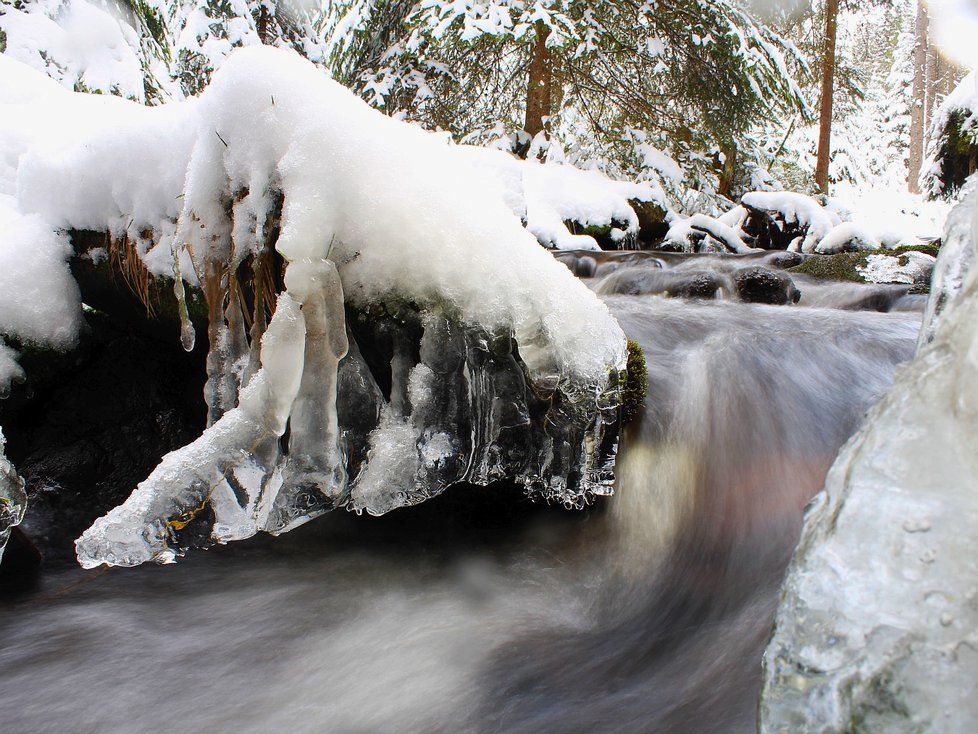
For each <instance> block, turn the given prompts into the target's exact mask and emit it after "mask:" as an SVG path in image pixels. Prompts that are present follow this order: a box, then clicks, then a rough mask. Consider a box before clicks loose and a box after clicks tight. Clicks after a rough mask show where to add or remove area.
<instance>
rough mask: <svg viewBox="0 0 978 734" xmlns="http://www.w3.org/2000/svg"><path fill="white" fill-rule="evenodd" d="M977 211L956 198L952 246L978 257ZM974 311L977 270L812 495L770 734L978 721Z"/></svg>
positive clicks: (946, 727)
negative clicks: (820, 489)
mask: <svg viewBox="0 0 978 734" xmlns="http://www.w3.org/2000/svg"><path fill="white" fill-rule="evenodd" d="M972 191H973V189H972ZM976 211H978V209H976V204H975V199H974V196H973V194H972V195H971V196H970V197H969V198H968V200H967V201H966V202H965V203H964V204H962V205H961V206H960V207H959V208H958V209H957V210H956V217H955V222H954V223H953V226H952V227H951V228H949V231H948V235H949V237H948V239H949V243H948V245H946V247H950V248H951V251H955V252H963V251H964V250H968V251H970V253H971V255H970V257H972V258H974V257H975V248H976V241H975V234H976V231H975V229H974V224H973V223H974V217H975V212H976ZM964 220H968V221H970V222H972V227H971V228H965V227H962V226H959V225H960V223H961V222H962V221H964ZM943 297H944V294H943V293H942V292H940V291H936V290H935V292H934V293H933V295H932V299H934V300H938V299H941V298H943ZM976 324H978V270H975V269H974V268H972V269H971V272H970V275H969V276H968V278H967V281H966V283H965V285H964V287H963V289H962V290H961V291H960V292H959V294H958V295H957V296H956V297H954V299H953V300H952V301H951V302H950V303H949V304H948V305H947V306H946V308H945V310H944V312H943V314H942V315H941V318H940V320H939V322H938V323H937V326H936V333H935V335H934V338H933V340H932V341H930V342H926V341H924V342H923V343H922V348H921V351H920V352H919V353H918V356H917V358H916V359H915V360H914V361H913V362H912V363H911V364H910V365H908V366H907V367H905V368H904V369H903V370H902V371H901V372H900V373H899V374H898V376H897V379H896V382H895V384H894V385H893V388H892V389H891V391H890V392H889V393H888V395H887V396H886V397H884V398H883V400H882V401H881V402H880V404H879V405H877V406H876V407H875V408H874V409H873V410H872V411H871V412H870V414H869V416H868V418H867V422H866V425H865V426H864V428H863V429H862V431H861V432H860V433H859V434H857V435H856V436H855V437H854V438H853V439H852V440H851V441H850V442H849V444H848V445H847V446H846V447H845V448H844V449H843V450H842V452H841V454H840V455H839V457H838V459H837V460H836V462H835V464H834V466H833V468H832V470H831V471H830V473H829V475H828V477H827V479H826V485H825V491H824V492H823V493H822V494H820V495H819V496H818V497H817V498H816V500H814V502H813V504H812V506H811V507H810V509H809V511H808V514H807V516H806V520H805V529H804V532H803V535H802V539H801V543H800V545H799V547H798V550H797V551H796V554H795V558H794V560H793V561H792V564H791V567H790V569H789V571H788V575H787V578H786V582H785V586H784V587H783V592H782V593H783V595H782V599H781V604H780V608H779V611H778V615H777V619H776V629H775V633H774V637H773V639H772V641H771V643H770V645H769V647H768V649H767V652H766V655H765V684H764V691H763V694H762V701H761V709H760V712H761V727H760V728H761V731H762V732H782V731H792V732H826V733H827V732H836V731H851V730H856V729H858V730H865V731H885V732H893V733H894V734H900V733H902V732H923V733H930V732H933V733H935V734H936V733H937V732H949V731H961V732H963V731H971V730H972V728H973V725H974V722H975V720H978V698H976V697H975V695H974V694H975V681H976V680H978V655H976V654H975V650H976V648H978V637H976V634H975V630H976V629H978V604H976V602H978V541H976V536H975V533H974V525H975V519H976V518H978V479H976V478H978V454H976V452H975V443H974V441H975V439H974V436H975V426H976V425H978V391H976V389H975V385H976V384H978V329H976V328H975V325H976Z"/></svg>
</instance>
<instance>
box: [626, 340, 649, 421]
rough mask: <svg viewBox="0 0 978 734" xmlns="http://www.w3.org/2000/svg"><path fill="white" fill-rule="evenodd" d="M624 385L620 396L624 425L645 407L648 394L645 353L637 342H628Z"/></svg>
mask: <svg viewBox="0 0 978 734" xmlns="http://www.w3.org/2000/svg"><path fill="white" fill-rule="evenodd" d="M624 378H625V379H624V384H623V385H622V396H621V422H622V425H626V424H628V423H630V422H631V421H632V419H633V418H635V416H637V415H638V414H639V413H640V412H641V411H642V408H643V407H644V406H645V398H646V397H647V396H648V394H649V371H648V367H646V364H645V352H644V351H643V350H642V347H640V346H639V345H638V343H637V342H634V341H632V340H631V339H629V340H628V361H627V362H626V364H625V375H624Z"/></svg>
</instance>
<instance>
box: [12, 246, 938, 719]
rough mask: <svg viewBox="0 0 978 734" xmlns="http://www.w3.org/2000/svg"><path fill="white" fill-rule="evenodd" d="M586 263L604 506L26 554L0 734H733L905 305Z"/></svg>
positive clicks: (421, 510)
mask: <svg viewBox="0 0 978 734" xmlns="http://www.w3.org/2000/svg"><path fill="white" fill-rule="evenodd" d="M736 262H737V261H736V260H735V259H730V258H728V259H724V258H717V257H712V258H710V257H703V258H699V259H693V258H685V259H683V258H678V257H673V258H660V259H655V260H654V261H653V259H652V258H645V259H640V260H637V261H636V262H635V263H632V264H631V265H629V267H631V268H637V269H639V270H641V269H642V268H645V269H646V270H648V271H649V273H648V277H649V278H658V277H661V271H670V273H671V274H670V276H669V277H670V278H672V280H670V282H674V281H675V279H676V278H678V277H680V276H681V274H682V271H683V270H684V269H687V270H690V269H691V270H694V271H695V272H696V273H697V275H696V277H700V275H699V274H701V273H702V271H704V270H705V271H709V272H712V273H715V274H717V276H718V277H719V278H720V279H721V280H723V279H724V278H727V277H728V272H729V271H730V268H731V267H733V265H732V263H733V264H736ZM694 266H695V267H694ZM599 267H603V266H599ZM605 270H606V271H607V272H606V273H605V274H601V272H599V271H594V270H592V271H591V272H588V273H585V274H586V275H590V276H596V277H592V278H591V279H590V280H589V283H590V284H591V285H592V287H594V288H595V289H596V290H597V292H598V293H601V294H603V297H604V298H605V300H606V302H607V304H608V305H609V307H610V309H611V310H612V313H613V314H614V315H615V317H616V318H617V319H618V321H619V322H620V323H621V325H622V328H623V329H624V331H625V333H626V334H627V335H628V337H629V338H630V339H633V340H635V341H637V342H638V343H639V344H640V345H641V346H642V347H643V349H644V350H645V356H646V361H647V364H648V369H649V395H648V399H647V403H646V408H645V412H644V414H643V415H641V416H640V418H639V419H637V420H636V421H635V422H634V423H632V424H631V425H630V426H629V427H628V428H627V429H626V430H625V431H624V434H623V436H622V442H621V448H620V453H619V458H618V463H617V470H616V472H617V475H618V482H617V490H616V495H615V496H614V497H613V498H611V499H610V500H608V501H606V502H603V503H601V504H598V505H595V506H593V507H591V508H590V509H588V510H586V511H584V512H573V511H565V510H563V509H561V508H556V507H553V508H548V507H544V506H541V505H538V504H532V503H530V502H529V501H528V500H526V499H525V498H524V497H522V495H521V493H520V492H519V491H518V490H517V489H516V488H514V487H510V486H506V485H501V486H498V487H491V488H489V489H482V488H477V487H469V486H464V487H456V488H454V489H453V490H451V491H449V492H447V493H446V494H445V495H442V496H440V497H438V498H436V499H434V500H432V501H430V502H427V503H425V504H423V505H421V506H418V507H414V508H410V509H407V510H399V511H396V512H394V513H391V514H390V515H386V516H384V517H381V518H372V517H368V516H363V517H358V516H356V515H352V514H347V513H331V514H330V515H327V516H325V517H323V518H320V519H319V520H317V521H316V522H314V523H310V524H309V525H306V526H304V527H302V528H300V529H299V530H297V531H295V532H293V533H290V534H289V535H286V536H283V537H282V538H278V539H271V538H258V539H253V540H251V541H246V542H243V543H238V544H235V545H234V546H233V547H225V548H217V549H214V550H212V551H208V552H197V553H194V554H192V555H191V556H190V557H189V558H186V559H183V560H181V561H180V563H178V564H176V565H172V566H162V567H148V566H143V567H139V568H135V569H123V568H113V569H110V570H96V571H88V572H85V571H82V570H80V569H78V568H76V567H72V566H54V567H51V568H49V569H48V570H47V571H46V573H45V575H44V576H43V578H42V579H41V581H40V583H39V584H38V585H37V587H36V588H34V589H32V590H31V591H29V592H26V593H22V594H20V595H16V596H12V597H10V598H6V599H2V600H0V640H2V642H0V694H2V695H0V730H2V731H3V732H5V733H6V734H29V733H30V734H37V733H41V732H77V733H83V732H100V733H107V732H119V733H123V732H164V731H189V732H204V731H211V732H215V731H216V732H224V731H227V732H256V733H257V732H270V731H285V732H330V733H336V734H368V733H371V734H372V733H388V732H389V733H391V734H394V733H399V734H400V733H417V734H422V733H425V734H427V733H435V732H445V733H446V734H448V733H455V732H478V733H482V732H486V733H490V732H562V733H573V732H581V733H582V734H583V733H584V732H592V733H593V732H636V733H638V732H669V733H671V732H677V733H685V732H688V733H689V734H694V733H695V734H708V733H710V732H717V733H721V732H722V733H723V734H736V733H739V732H745V733H746V732H753V731H755V728H756V714H757V696H758V692H759V689H760V683H761V667H760V658H761V653H762V651H763V649H764V645H765V644H766V642H767V639H768V638H769V636H770V633H771V624H772V620H773V615H774V611H775V608H776V605H777V596H778V586H779V584H780V581H781V577H782V575H783V572H784V569H785V566H786V564H787V562H788V560H789V558H790V555H791V552H792V549H793V547H794V545H795V543H796V542H797V538H798V534H799V532H800V529H801V521H802V512H803V508H804V506H805V505H806V503H807V502H808V500H809V499H810V498H811V497H812V495H813V494H814V493H816V492H817V491H818V490H819V489H820V487H821V485H822V482H823V480H824V477H825V473H826V471H827V470H828V468H829V466H830V465H831V464H832V462H833V460H834V458H835V456H836V454H837V452H838V450H839V448H840V447H841V446H842V444H843V443H844V442H845V441H846V440H847V439H848V438H849V437H850V436H851V435H852V434H853V433H854V432H855V430H856V429H857V428H858V426H859V423H860V421H861V419H862V416H863V414H864V413H865V411H866V410H867V409H868V408H869V407H870V406H871V405H872V404H873V402H874V401H875V400H877V399H878V398H879V397H880V395H882V393H883V392H884V391H885V390H886V389H887V387H888V386H889V384H890V383H891V382H892V379H893V373H894V370H895V369H896V367H897V366H898V365H899V364H900V363H901V362H904V361H906V360H908V359H909V358H910V357H911V356H912V354H913V350H914V345H915V342H916V338H917V331H918V329H919V326H920V318H921V315H920V310H921V309H922V308H923V300H924V299H923V298H922V297H915V296H909V295H907V290H908V289H907V288H902V287H896V288H894V287H885V286H861V285H856V284H844V285H826V284H822V283H819V282H816V281H812V280H809V279H804V278H800V277H799V278H796V279H795V284H796V285H797V287H798V289H799V290H800V292H801V297H800V301H799V303H798V304H797V305H790V306H772V305H762V304H755V303H742V302H739V301H737V300H734V299H732V298H729V297H726V296H725V293H726V290H727V289H726V287H725V286H724V285H723V283H721V285H720V286H718V287H719V291H718V292H719V293H720V295H721V298H720V299H711V300H680V299H671V298H662V297H658V296H653V295H648V294H647V293H639V294H637V295H636V294H631V295H629V294H622V293H621V289H620V288H614V287H611V286H610V285H609V284H608V283H605V284H604V286H602V281H603V279H604V278H607V277H611V276H612V275H614V272H612V271H614V270H615V268H610V269H609V268H605ZM639 275H642V273H639ZM643 277H644V276H643ZM724 282H726V281H724ZM877 308H885V309H886V310H887V311H888V312H885V313H884V312H881V311H878V310H866V309H877ZM582 328H587V326H586V325H582Z"/></svg>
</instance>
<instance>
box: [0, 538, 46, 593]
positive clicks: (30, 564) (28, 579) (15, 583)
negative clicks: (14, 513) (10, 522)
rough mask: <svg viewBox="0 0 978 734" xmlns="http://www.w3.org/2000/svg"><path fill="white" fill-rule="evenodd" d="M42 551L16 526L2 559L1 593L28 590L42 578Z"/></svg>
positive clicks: (0, 568) (0, 565)
mask: <svg viewBox="0 0 978 734" xmlns="http://www.w3.org/2000/svg"><path fill="white" fill-rule="evenodd" d="M40 570H41V552H40V551H39V550H38V549H37V546H35V545H34V544H33V543H32V542H31V540H30V538H28V537H27V535H26V534H25V533H24V531H23V530H21V528H20V527H17V526H15V527H14V528H12V529H11V531H10V540H8V541H7V547H6V548H5V549H4V552H3V559H2V560H0V593H3V594H6V593H10V592H20V591H27V590H29V589H31V588H33V587H34V586H35V585H36V584H37V581H38V580H39V578H40Z"/></svg>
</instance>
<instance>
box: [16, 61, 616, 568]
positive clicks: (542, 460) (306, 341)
mask: <svg viewBox="0 0 978 734" xmlns="http://www.w3.org/2000/svg"><path fill="white" fill-rule="evenodd" d="M0 71H2V72H3V73H2V74H0V107H2V110H0V112H2V114H0V195H3V196H5V197H6V198H5V199H4V202H5V206H6V209H5V211H8V213H9V217H10V218H12V219H13V220H14V221H15V223H17V222H20V223H21V224H23V227H21V228H20V229H18V230H16V231H24V232H28V231H29V232H35V233H39V234H44V233H45V232H48V233H50V234H51V236H52V237H56V238H59V239H58V242H63V241H64V234H63V233H64V232H66V231H69V230H90V231H97V232H104V233H107V236H106V238H105V247H95V248H92V249H91V250H89V251H87V252H86V253H84V255H85V257H87V258H88V260H89V261H90V262H91V263H93V264H97V263H101V262H108V263H109V265H110V266H112V267H115V268H116V270H117V272H118V273H119V274H121V275H122V277H123V279H124V280H126V281H127V282H128V283H129V285H131V286H132V287H133V289H134V290H135V291H137V292H139V293H142V294H144V295H145V294H146V293H149V292H150V291H152V290H156V291H158V290H159V283H161V282H166V283H169V284H170V285H171V286H172V292H173V294H174V295H173V298H174V302H175V304H176V306H175V309H174V310H175V311H176V312H177V313H178V314H179V320H180V323H181V325H182V327H181V338H182V341H183V343H184V346H185V347H186V348H187V349H191V348H193V345H194V343H195V341H196V338H197V335H196V331H197V330H196V329H195V328H194V323H196V324H197V326H198V327H199V328H206V330H207V344H208V357H207V378H208V379H207V384H206V388H205V400H206V403H207V409H208V427H207V429H206V430H205V431H204V433H203V434H202V435H201V436H200V438H198V439H197V440H196V441H194V442H193V443H191V444H189V445H187V446H185V447H183V448H181V449H179V450H177V451H174V452H172V453H170V454H168V455H167V456H165V457H164V458H163V460H162V462H161V463H160V465H159V466H158V467H157V468H156V469H155V470H154V471H153V473H152V474H151V475H150V476H149V477H148V478H147V479H146V480H145V481H143V482H142V483H140V485H139V486H138V487H137V488H136V489H135V491H134V492H133V494H132V495H131V496H130V498H129V499H128V500H127V501H126V502H125V503H124V504H123V505H121V506H119V507H117V508H115V509H114V510H112V511H111V512H109V513H108V514H107V515H106V516H104V517H102V518H100V519H99V520H97V521H96V522H95V523H94V525H92V527H91V528H90V529H89V530H87V531H86V532H85V533H84V534H83V535H82V537H81V538H79V539H78V541H77V544H76V546H77V553H78V559H79V561H80V563H81V564H82V565H83V566H86V567H91V566H96V565H99V564H102V563H105V564H111V565H125V566H132V565H136V564H139V563H143V562H145V561H149V560H155V561H160V562H166V561H171V560H173V559H174V558H176V557H177V556H179V555H180V554H182V553H183V552H185V551H186V550H187V549H189V548H192V547H200V546H206V545H208V544H211V543H224V542H227V541H231V540H236V539H240V538H245V537H248V536H250V535H253V534H255V533H257V532H262V531H264V532H269V533H282V532H285V531H287V530H290V529H292V528H294V527H296V526H297V525H299V524H301V523H303V522H305V521H307V520H309V519H311V518H313V517H316V516H317V515H319V514H321V513H323V512H326V511H327V510H330V509H333V508H337V507H345V508H349V509H352V510H355V511H366V512H368V513H373V514H381V513H385V512H388V511H390V510H394V509H396V508H398V507H404V506H407V505H412V504H416V503H418V502H421V501H423V500H425V499H427V498H429V497H432V496H434V495H437V494H438V493H440V492H442V491H444V490H445V489H446V488H447V487H449V486H451V485H452V484H455V483H458V482H469V483H475V484H488V483H491V482H493V481H496V480H500V479H504V478H508V479H511V480H515V481H517V482H520V483H522V484H523V485H524V486H525V487H526V489H527V492H528V493H529V494H530V495H531V496H534V497H540V498H542V499H545V500H547V501H550V502H560V503H563V504H565V505H567V506H572V507H580V506H582V505H583V504H585V503H587V502H588V501H589V500H590V499H591V498H592V497H594V496H595V495H601V494H607V493H609V492H610V491H611V487H612V481H613V476H612V468H613V463H614V456H615V451H616V445H617V439H616V433H617V420H618V409H619V404H620V402H621V400H620V396H621V389H622V377H623V373H624V369H625V365H626V344H625V338H624V335H623V333H622V331H621V329H620V328H619V326H618V324H617V323H616V322H615V320H614V319H613V317H612V316H611V315H610V313H609V312H608V310H607V308H606V307H605V306H604V304H603V303H601V302H600V301H599V300H598V299H597V298H596V297H595V296H594V295H593V294H592V293H591V292H590V291H589V290H588V289H587V288H586V287H585V286H584V285H583V284H581V283H580V282H579V281H578V280H577V279H575V278H574V277H573V276H572V275H571V273H570V272H569V271H568V270H567V268H565V267H564V266H563V265H561V264H560V263H558V262H556V261H555V260H554V259H553V258H552V257H551V255H550V254H549V253H547V252H546V250H544V249H543V248H542V247H540V246H539V245H538V244H537V241H536V239H535V238H534V236H533V235H532V234H530V233H529V232H528V231H527V230H526V229H525V228H524V227H523V223H522V221H521V215H522V212H521V211H520V206H518V205H516V204H514V201H516V202H517V203H518V200H519V194H520V188H521V186H522V182H521V180H520V178H519V176H516V177H513V176H502V177H500V176H496V175H494V174H493V167H492V166H488V167H487V166H484V165H481V164H478V162H476V163H474V162H473V161H474V160H475V159H476V158H479V157H478V156H473V155H471V154H470V153H465V152H462V151H461V150H460V148H459V147H458V146H454V145H451V144H449V142H448V141H446V140H445V138H444V137H441V136H437V135H433V134H430V133H426V132H424V131H422V130H420V129H418V128H416V127H413V126H411V125H408V124H405V123H401V122H398V121H395V120H393V119H390V118H388V117H386V116H384V115H383V114H381V113H379V112H376V111H374V110H372V109H370V108H369V107H368V106H367V105H365V104H364V103H363V102H361V101H360V100H359V99H357V98H356V97H355V96H354V95H352V94H351V93H350V92H348V91H347V90H346V89H344V88H343V87H341V86H340V85H338V84H336V83H335V82H333V81H332V80H330V79H328V78H327V77H326V76H325V75H324V74H323V73H322V72H321V71H320V70H317V69H316V68H314V67H313V66H312V65H311V64H309V63H308V62H306V61H304V60H302V59H301V58H299V57H298V56H297V55H295V54H293V53H290V52H286V51H282V50H277V49H270V48H254V49H243V50H240V51H237V52H235V53H234V54H233V55H232V57H231V58H230V59H229V60H228V62H227V63H226V64H225V65H224V66H223V67H222V69H221V71H220V72H219V73H218V74H216V75H215V77H214V80H213V82H212V84H211V85H210V87H208V89H207V90H206V91H205V92H204V93H203V94H202V95H201V96H200V97H199V98H195V99H191V100H188V101H186V102H181V103H176V104H170V105H165V106H163V107H159V108H146V107H143V106H140V105H137V104H134V103H131V102H127V101H125V100H120V99H117V98H111V97H103V96H96V95H84V94H75V93H72V92H68V91H67V90H63V89H61V88H59V87H58V86H57V85H54V84H53V83H51V82H50V80H47V79H44V78H43V77H38V76H37V75H36V73H35V72H32V71H31V70H29V69H26V67H22V66H20V65H18V64H16V62H12V61H10V60H7V59H2V58H0ZM28 225H29V227H28ZM11 231H14V230H11ZM38 236H39V235H38ZM0 238H2V233H0ZM8 239H9V238H8ZM37 239H38V237H30V238H20V239H18V240H17V241H13V240H11V241H7V240H3V239H0V249H2V250H3V252H6V253H7V254H8V255H9V256H10V257H9V258H8V259H10V261H11V267H12V268H14V275H16V270H17V268H18V267H19V266H20V265H24V266H25V267H26V264H28V263H31V262H36V259H35V258H34V253H33V251H32V248H33V249H36V246H35V244H34V240H37ZM21 240H23V241H21ZM59 247H61V248H62V249H63V250H64V257H67V256H68V250H69V249H70V248H67V247H63V246H62V245H59ZM57 252H60V250H58V251H57ZM59 268H60V269H61V270H60V271H59V272H61V271H63V270H65V262H64V260H63V259H59V257H57V256H55V257H53V259H52V263H51V269H52V272H53V271H55V270H58V269H59ZM59 277H60V276H59ZM12 282H13V283H14V285H16V283H17V282H18V279H17V278H16V277H14V278H13V280H12ZM50 282H52V283H58V282H60V280H58V279H57V278H54V277H52V278H51V279H50ZM151 286H152V287H151ZM50 291H51V292H49V293H48V292H42V293H35V292H26V291H25V292H24V293H22V294H19V295H17V302H18V303H20V302H23V301H25V300H31V299H33V301H39V302H46V301H47V300H51V301H52V302H53V301H56V300H57V299H63V300H64V299H65V296H64V295H63V294H62V293H59V292H57V289H56V288H53V287H52V288H51V289H50ZM191 293H195V294H200V295H201V299H202V306H201V308H202V309H203V310H204V311H205V313H204V315H203V318H196V319H195V318H194V314H193V313H192V312H193V310H194V305H195V304H194V303H193V302H192V301H193V299H190V298H189V297H188V296H189V295H190V294H191ZM8 295H9V294H8ZM69 295H70V296H71V298H70V299H68V300H64V303H62V304H60V305H61V306H63V308H64V310H65V312H66V313H74V312H75V311H77V310H78V309H79V303H78V295H77V290H70V293H69ZM10 297H11V298H13V296H12V295H11V296H10ZM0 321H2V316H0ZM76 321H78V322H80V319H76ZM28 326H30V327H31V328H33V329H34V330H35V331H36V332H37V333H41V334H43V333H44V332H43V330H40V329H39V326H40V325H37V324H27V325H26V326H24V327H22V328H23V329H26V328H27V327H28ZM15 327H17V325H16V324H13V325H10V324H4V323H0V333H14V334H15V335H16V333H17V330H16V328H15ZM18 328H20V327H18ZM73 328H75V327H73ZM174 338H176V334H174ZM64 341H66V342H68V341H70V339H65V340H64Z"/></svg>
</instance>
